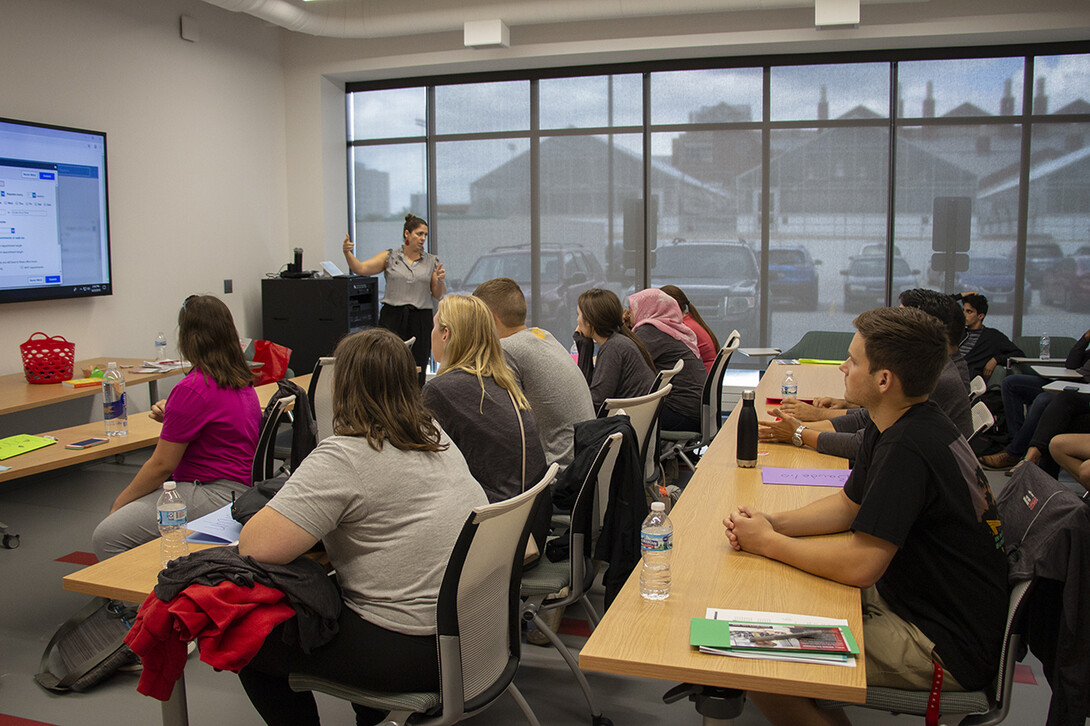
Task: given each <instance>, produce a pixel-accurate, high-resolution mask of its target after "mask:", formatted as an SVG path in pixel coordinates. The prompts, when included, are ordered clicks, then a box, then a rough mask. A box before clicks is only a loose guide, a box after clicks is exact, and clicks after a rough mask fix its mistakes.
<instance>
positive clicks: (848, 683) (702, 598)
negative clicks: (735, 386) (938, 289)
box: [579, 364, 866, 703]
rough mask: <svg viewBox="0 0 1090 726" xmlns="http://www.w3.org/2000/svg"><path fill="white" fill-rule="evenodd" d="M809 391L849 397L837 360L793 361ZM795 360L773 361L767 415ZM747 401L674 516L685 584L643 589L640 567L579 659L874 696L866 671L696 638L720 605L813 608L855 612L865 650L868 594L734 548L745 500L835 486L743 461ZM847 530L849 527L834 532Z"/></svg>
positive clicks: (823, 694)
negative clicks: (728, 525)
mask: <svg viewBox="0 0 1090 726" xmlns="http://www.w3.org/2000/svg"><path fill="white" fill-rule="evenodd" d="M791 369H792V370H793V371H795V378H796V380H797V381H798V384H799V396H800V397H802V398H811V397H814V396H817V395H833V396H840V395H843V391H844V381H843V375H842V374H841V373H840V372H839V371H838V370H837V368H836V366H822V365H808V366H791ZM783 371H784V367H783V366H781V365H779V364H773V365H771V366H770V367H769V370H768V371H767V372H766V373H765V375H764V377H763V378H762V380H761V383H760V385H759V386H758V388H757V400H756V403H757V409H758V416H759V417H762V418H768V417H769V416H768V413H767V411H766V410H765V409H766V407H765V400H766V398H768V397H778V396H779V390H778V389H779V384H780V381H781V380H782V379H783ZM737 415H738V412H737V409H736V410H735V412H734V413H733V414H732V415H731V417H730V419H729V420H728V422H727V424H725V425H724V427H723V429H722V430H721V431H720V434H719V435H718V436H717V437H716V439H715V441H714V442H713V443H712V445H711V446H710V447H709V449H708V452H707V453H706V454H705V455H704V457H703V458H702V460H701V462H700V464H699V465H698V466H697V470H696V473H695V474H694V475H693V478H692V480H691V481H690V482H689V484H688V486H687V487H686V488H685V492H684V494H682V496H681V498H680V499H679V500H678V502H677V505H676V506H675V507H674V508H673V511H672V512H671V513H670V519H671V520H672V521H673V524H674V550H673V556H672V560H671V566H670V570H671V574H672V575H673V585H672V587H671V590H670V597H669V598H668V599H667V600H665V601H661V602H651V601H647V600H644V599H643V598H642V597H640V594H639V568H638V567H637V569H636V570H635V571H634V572H633V573H632V576H631V577H629V578H628V582H626V583H625V585H624V587H623V588H622V590H621V592H620V594H619V595H618V597H617V599H616V600H615V601H614V602H613V604H612V605H611V606H610V609H609V611H608V612H606V614H605V617H603V619H602V622H601V623H600V624H599V625H598V627H597V628H595V630H594V632H593V633H592V634H591V636H590V639H589V640H588V641H587V643H586V644H585V645H584V646H583V649H582V652H581V653H580V655H579V664H580V667H582V668H585V669H587V670H592V671H602V672H606V673H615V674H620V675H629V676H640V677H644V678H655V679H660V680H666V681H673V682H679V683H682V682H683V683H693V684H699V685H708V686H722V687H727V688H736V689H744V690H754V691H764V692H768V693H783V694H790V695H796V696H806V697H820V698H828V699H838V700H843V701H848V702H853V703H862V702H863V701H864V700H865V697H866V668H865V666H864V661H863V659H862V658H860V659H859V662H858V666H857V667H855V668H845V667H838V666H831V665H811V664H802V663H786V662H780V661H770V660H750V659H743V658H731V657H726V656H718V655H706V654H703V653H700V652H699V651H697V650H696V649H695V648H693V647H691V646H690V645H689V621H690V619H691V618H694V617H704V615H705V610H706V608H708V607H721V608H739V609H745V610H769V611H777V612H789V613H802V614H806V615H819V616H826V617H836V618H845V619H847V621H848V624H849V626H850V627H851V630H852V633H853V635H855V637H856V639H857V640H858V642H859V645H860V647H861V648H865V644H864V642H863V625H862V614H861V610H860V598H859V590H858V589H857V588H854V587H849V586H846V585H841V584H838V583H835V582H832V581H831V580H826V579H823V578H820V577H816V576H814V575H811V574H808V573H806V572H803V571H801V570H798V569H795V568H793V567H789V566H788V565H784V564H782V563H780V562H776V561H774V560H770V559H766V558H764V557H760V556H757V555H752V554H749V553H746V552H736V551H735V550H733V549H731V547H730V545H729V544H728V542H727V539H726V537H725V535H724V527H723V524H722V520H723V519H724V518H725V517H726V516H727V515H728V514H730V512H732V511H733V510H734V509H735V507H737V506H738V505H739V504H749V505H755V506H756V508H757V509H759V510H762V511H767V512H775V511H782V510H785V509H791V508H794V507H798V506H801V505H803V504H806V503H808V502H811V501H813V500H815V499H819V498H821V497H824V496H827V495H828V494H830V493H831V492H832V491H834V490H832V489H829V488H827V487H796V486H765V485H764V484H762V483H761V470H760V468H756V469H739V468H738V467H737V465H736V463H735V461H736V457H735V448H736V446H735V443H736V430H737V428H736V419H737ZM758 462H759V463H758V467H761V466H779V467H812V468H827V469H829V468H837V469H843V468H846V466H847V461H846V460H845V459H839V458H835V457H830V456H825V455H822V454H818V453H817V452H816V451H813V450H811V449H797V448H795V447H794V446H792V445H791V444H761V445H760V446H759V456H758ZM833 536H838V537H843V536H845V535H833Z"/></svg>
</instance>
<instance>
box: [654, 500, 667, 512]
mask: <svg viewBox="0 0 1090 726" xmlns="http://www.w3.org/2000/svg"><path fill="white" fill-rule="evenodd" d="M651 511H652V512H665V511H666V503H665V502H651Z"/></svg>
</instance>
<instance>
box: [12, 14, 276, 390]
mask: <svg viewBox="0 0 1090 726" xmlns="http://www.w3.org/2000/svg"><path fill="white" fill-rule="evenodd" d="M3 5H4V7H3V12H2V19H0V68H2V74H0V78H2V80H0V115H2V116H6V117H9V118H15V119H20V120H28V121H38V122H44V123H52V124H58V125H65V126H75V127H80V128H89V129H94V130H98V131H105V132H106V133H107V150H108V158H107V163H108V165H109V191H110V236H111V242H112V251H113V255H112V267H113V278H114V294H113V295H112V296H109V297H99V298H85V299H80V300H56V301H44V302H28V303H9V304H4V305H0V341H2V342H0V373H13V372H18V371H21V370H22V364H21V360H20V358H19V349H18V344H19V343H21V342H22V341H24V340H26V338H27V337H28V336H29V335H30V334H31V333H33V332H35V331H37V330H42V331H45V332H47V333H50V334H55V335H57V334H59V335H63V336H65V337H66V338H68V339H69V340H71V341H75V343H76V356H77V357H78V358H90V357H98V356H104V355H108V354H111V353H112V354H115V355H118V356H144V355H148V356H150V355H151V354H152V341H153V340H154V338H155V336H156V334H157V332H158V331H159V330H164V331H165V332H166V333H167V335H168V338H169V339H170V341H171V343H170V350H171V352H172V353H173V352H174V351H175V350H176V348H175V346H174V333H175V330H176V327H177V325H176V322H177V314H178V308H179V306H180V305H181V302H182V300H184V299H185V297H186V296H187V295H189V294H190V293H194V292H204V293H214V294H217V295H220V296H221V297H222V298H223V300H225V301H226V302H227V304H228V305H229V306H230V308H231V310H232V312H233V314H234V315H235V321H236V323H237V324H238V327H239V330H240V333H241V334H243V335H246V336H255V337H256V335H257V333H259V332H260V326H261V311H260V304H261V292H260V278H261V276H262V275H263V273H265V272H266V271H274V270H276V269H278V268H279V267H280V265H281V264H283V263H284V262H286V261H287V260H288V255H289V244H288V236H287V219H288V214H287V206H288V204H287V200H288V184H287V175H286V169H285V154H286V151H285V150H286V146H287V144H286V141H285V130H284V88H283V72H282V67H281V34H280V31H279V29H277V28H274V27H272V26H269V25H267V24H265V23H262V22H259V21H258V20H256V19H255V18H252V17H250V16H247V15H241V14H234V13H226V12H223V11H221V10H218V9H216V8H213V7H211V6H209V5H206V4H205V3H203V2H199V1H198V0H153V1H150V2H141V1H137V2H133V1H131V0H33V1H31V0H13V1H9V2H4V3H3ZM183 13H185V14H188V15H191V16H192V17H194V18H196V19H197V21H198V23H199V26H200V40H199V42H197V43H189V42H186V41H184V40H182V39H181V38H180V37H179V29H178V27H179V16H180V15H181V14H183ZM226 278H230V279H232V280H233V281H234V293H233V294H231V295H223V294H222V293H223V280H224V279H226Z"/></svg>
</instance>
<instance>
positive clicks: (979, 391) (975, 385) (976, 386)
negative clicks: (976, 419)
mask: <svg viewBox="0 0 1090 726" xmlns="http://www.w3.org/2000/svg"><path fill="white" fill-rule="evenodd" d="M987 390H988V382H987V381H985V380H984V378H983V377H982V376H973V380H971V381H969V400H970V401H975V400H976V399H978V398H980V397H981V396H982V395H984V392H985V391H987Z"/></svg>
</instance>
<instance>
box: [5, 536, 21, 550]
mask: <svg viewBox="0 0 1090 726" xmlns="http://www.w3.org/2000/svg"><path fill="white" fill-rule="evenodd" d="M3 545H4V549H6V550H13V549H16V548H18V547H19V535H17V534H5V535H4V540H3Z"/></svg>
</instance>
